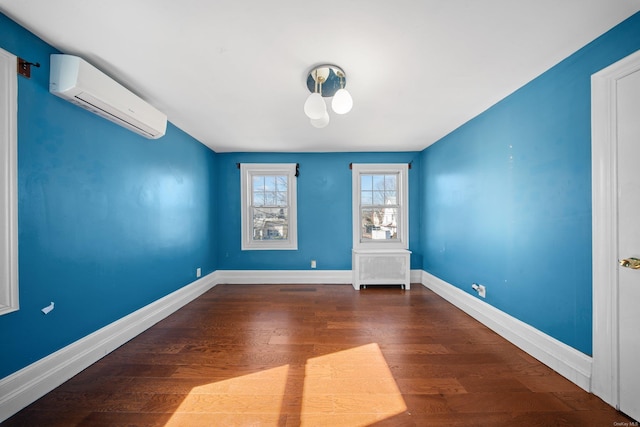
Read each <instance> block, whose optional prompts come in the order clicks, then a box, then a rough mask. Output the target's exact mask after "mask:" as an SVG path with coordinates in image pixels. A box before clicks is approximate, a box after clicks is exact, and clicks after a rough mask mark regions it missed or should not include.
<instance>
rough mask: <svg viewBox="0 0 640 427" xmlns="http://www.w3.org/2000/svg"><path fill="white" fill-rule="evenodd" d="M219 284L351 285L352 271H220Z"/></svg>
mask: <svg viewBox="0 0 640 427" xmlns="http://www.w3.org/2000/svg"><path fill="white" fill-rule="evenodd" d="M217 273H219V274H220V276H219V280H218V283H221V284H222V283H224V284H233V285H260V284H291V283H298V284H322V283H326V284H351V278H352V277H351V270H218V271H217Z"/></svg>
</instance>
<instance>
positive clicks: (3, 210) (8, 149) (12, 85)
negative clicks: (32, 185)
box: [0, 49, 20, 315]
mask: <svg viewBox="0 0 640 427" xmlns="http://www.w3.org/2000/svg"><path fill="white" fill-rule="evenodd" d="M16 64H17V58H16V56H15V55H12V54H11V53H9V52H7V51H5V50H3V49H0V91H2V92H5V93H6V96H3V97H2V99H1V100H0V315H2V314H7V313H11V312H12V311H16V310H18V308H19V306H20V305H19V298H18V183H17V182H18V161H17V159H18V154H17V152H18V143H17V141H18V136H17V134H18V131H17V124H18V118H17V111H18V81H17V80H18V79H17V77H16Z"/></svg>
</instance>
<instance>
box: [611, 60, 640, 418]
mask: <svg viewBox="0 0 640 427" xmlns="http://www.w3.org/2000/svg"><path fill="white" fill-rule="evenodd" d="M616 98H617V118H618V120H617V139H618V155H617V157H618V257H619V259H621V260H624V259H629V258H636V259H640V70H638V71H635V72H633V73H631V74H629V75H628V76H625V77H623V78H621V79H619V80H618V81H617V85H616ZM630 261H631V262H630V263H627V262H623V263H622V264H628V265H627V266H623V265H620V266H619V272H618V297H619V299H618V301H619V305H618V333H619V341H618V343H619V349H618V358H619V387H620V410H621V411H622V412H624V413H626V414H628V415H629V416H631V417H633V418H634V419H636V420H640V269H633V268H632V267H633V266H634V265H633V264H634V262H633V260H630ZM638 266H640V265H638Z"/></svg>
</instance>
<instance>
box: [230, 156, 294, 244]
mask: <svg viewBox="0 0 640 427" xmlns="http://www.w3.org/2000/svg"><path fill="white" fill-rule="evenodd" d="M253 175H287V177H288V181H289V182H288V191H287V194H288V197H289V201H288V204H289V224H288V227H289V230H288V233H287V235H288V239H287V240H278V241H276V240H262V241H255V240H253V238H252V236H253V224H252V223H251V215H250V213H249V208H250V206H251V197H252V195H251V182H252V180H251V177H252V176H253ZM240 179H241V183H240V186H241V191H242V194H241V204H242V213H241V214H242V250H243V251H247V250H297V249H298V220H297V218H298V209H297V198H298V196H297V194H298V192H297V180H298V179H297V177H296V164H295V163H241V164H240Z"/></svg>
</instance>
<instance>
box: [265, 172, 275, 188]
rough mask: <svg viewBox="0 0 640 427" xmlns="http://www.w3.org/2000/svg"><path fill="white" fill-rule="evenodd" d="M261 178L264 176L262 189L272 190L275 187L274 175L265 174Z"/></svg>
mask: <svg viewBox="0 0 640 427" xmlns="http://www.w3.org/2000/svg"><path fill="white" fill-rule="evenodd" d="M263 178H264V189H265V190H269V191H273V190H275V189H276V177H275V176H270V175H265V176H264V177H263Z"/></svg>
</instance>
